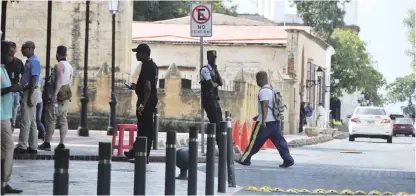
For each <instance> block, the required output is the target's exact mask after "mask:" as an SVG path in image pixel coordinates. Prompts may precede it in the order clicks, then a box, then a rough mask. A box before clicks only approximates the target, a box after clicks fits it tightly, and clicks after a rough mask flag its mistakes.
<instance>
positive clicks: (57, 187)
mask: <svg viewBox="0 0 416 196" xmlns="http://www.w3.org/2000/svg"><path fill="white" fill-rule="evenodd" d="M68 167H69V149H61V148H57V149H55V172H54V174H53V195H68V183H69V173H68Z"/></svg>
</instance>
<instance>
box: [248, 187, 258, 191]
mask: <svg viewBox="0 0 416 196" xmlns="http://www.w3.org/2000/svg"><path fill="white" fill-rule="evenodd" d="M245 190H246V191H258V189H257V187H255V186H249V187H247V188H246V189H245Z"/></svg>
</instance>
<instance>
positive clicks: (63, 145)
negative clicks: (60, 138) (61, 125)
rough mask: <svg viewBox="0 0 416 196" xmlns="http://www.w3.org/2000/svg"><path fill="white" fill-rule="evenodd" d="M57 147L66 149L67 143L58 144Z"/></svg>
mask: <svg viewBox="0 0 416 196" xmlns="http://www.w3.org/2000/svg"><path fill="white" fill-rule="evenodd" d="M56 149H65V144H58V146H57V147H56Z"/></svg>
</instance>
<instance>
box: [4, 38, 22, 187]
mask: <svg viewBox="0 0 416 196" xmlns="http://www.w3.org/2000/svg"><path fill="white" fill-rule="evenodd" d="M11 54H12V52H11V47H10V45H9V43H7V42H5V41H2V42H1V70H0V80H1V99H0V103H1V104H0V105H1V107H0V111H1V112H0V113H1V158H2V159H4V182H5V183H6V184H5V185H2V186H5V187H4V189H5V192H6V193H21V192H22V190H18V189H13V188H12V187H11V186H10V185H9V184H8V183H9V181H10V177H11V175H12V170H13V148H14V147H13V146H14V142H13V137H12V130H11V128H12V127H11V123H10V119H11V118H12V114H13V111H12V109H13V93H15V92H19V91H21V90H22V88H21V87H20V86H19V85H18V84H12V82H11V80H10V78H9V76H8V73H7V70H6V68H5V65H4V64H5V63H7V62H8V61H9V60H10V58H9V57H10V56H12V55H11ZM9 55H10V56H9ZM8 56H9V57H8Z"/></svg>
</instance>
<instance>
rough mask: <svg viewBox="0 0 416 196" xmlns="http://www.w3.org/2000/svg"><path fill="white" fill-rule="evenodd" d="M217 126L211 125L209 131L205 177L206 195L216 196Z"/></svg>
mask: <svg viewBox="0 0 416 196" xmlns="http://www.w3.org/2000/svg"><path fill="white" fill-rule="evenodd" d="M216 128H217V124H215V123H209V124H208V129H207V163H206V176H205V195H214V184H215V181H214V176H215V133H216V132H215V129H216Z"/></svg>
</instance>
